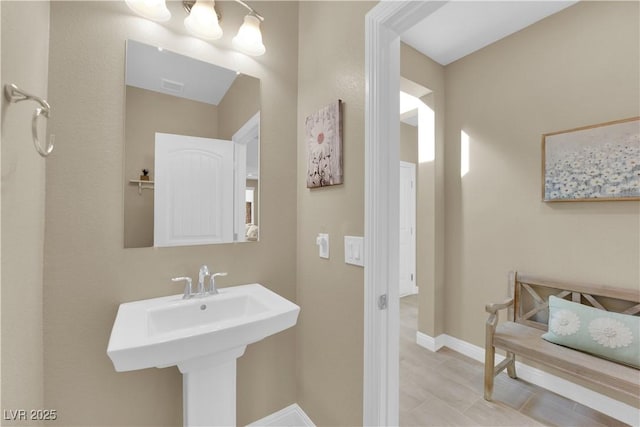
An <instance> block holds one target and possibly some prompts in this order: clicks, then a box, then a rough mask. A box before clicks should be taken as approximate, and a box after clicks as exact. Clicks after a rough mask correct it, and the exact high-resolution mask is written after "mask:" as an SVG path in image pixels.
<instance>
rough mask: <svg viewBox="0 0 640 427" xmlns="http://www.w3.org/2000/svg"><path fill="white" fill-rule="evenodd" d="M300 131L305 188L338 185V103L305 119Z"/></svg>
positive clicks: (339, 110)
mask: <svg viewBox="0 0 640 427" xmlns="http://www.w3.org/2000/svg"><path fill="white" fill-rule="evenodd" d="M304 128H305V142H306V145H307V188H316V187H326V186H329V185H337V184H342V179H343V173H342V101H341V100H337V101H336V102H333V103H331V104H329V105H327V106H326V107H323V108H321V109H320V110H318V111H317V112H316V113H314V114H312V115H310V116H308V117H307V118H306V120H305V123H304Z"/></svg>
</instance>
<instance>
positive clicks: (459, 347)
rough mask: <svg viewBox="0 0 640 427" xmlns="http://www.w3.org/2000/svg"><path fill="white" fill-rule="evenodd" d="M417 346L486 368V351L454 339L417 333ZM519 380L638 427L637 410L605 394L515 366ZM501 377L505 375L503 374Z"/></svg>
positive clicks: (556, 377)
mask: <svg viewBox="0 0 640 427" xmlns="http://www.w3.org/2000/svg"><path fill="white" fill-rule="evenodd" d="M416 344H418V345H419V346H421V347H424V348H426V349H427V350H430V351H438V350H439V349H440V348H442V347H448V348H450V349H451V350H454V351H457V352H458V353H460V354H463V355H465V356H467V357H470V358H472V359H474V360H476V361H478V362H480V363H482V364H484V348H482V347H478V346H477V345H474V344H471V343H469V342H466V341H463V340H461V339H458V338H455V337H452V336H450V335H447V334H441V335H438V336H437V337H435V338H433V337H430V336H429V335H427V334H424V333H422V332H420V331H417V332H416ZM503 359H504V356H502V355H499V354H496V362H501V361H502V360H503ZM516 371H517V372H518V377H519V378H522V379H523V380H525V381H527V382H530V383H531V384H535V385H537V386H538V387H542V388H544V389H547V390H549V391H552V392H554V393H556V394H559V395H560V396H564V397H566V398H567V399H571V400H573V401H575V402H578V403H580V404H582V405H585V406H588V407H590V408H593V409H595V410H596V411H599V412H602V413H603V414H606V415H608V416H610V417H612V418H615V419H617V420H619V421H622V422H624V423H627V424H629V425H638V421H640V420H639V419H638V409H636V408H634V407H633V406H631V405H628V404H626V403H624V402H620V401H619V400H615V399H613V398H611V397H609V396H605V395H604V394H601V393H597V392H595V391H593V390H591V389H588V388H586V387H583V386H581V385H579V384H575V383H572V382H571V381H568V380H566V379H564V378H560V377H558V376H556V375H553V374H550V373H548V372H545V371H543V370H540V369H537V368H534V367H532V366H529V365H525V364H524V363H521V362H516ZM500 375H506V374H505V373H504V372H501V373H500Z"/></svg>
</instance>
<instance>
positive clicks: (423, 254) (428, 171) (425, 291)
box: [400, 43, 445, 337]
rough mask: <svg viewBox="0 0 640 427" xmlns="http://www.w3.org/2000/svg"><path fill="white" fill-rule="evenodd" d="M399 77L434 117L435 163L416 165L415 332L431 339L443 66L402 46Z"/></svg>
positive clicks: (439, 325) (439, 278) (440, 318)
mask: <svg viewBox="0 0 640 427" xmlns="http://www.w3.org/2000/svg"><path fill="white" fill-rule="evenodd" d="M400 74H401V76H402V77H404V78H405V79H408V80H410V81H412V82H414V83H417V84H419V85H420V86H423V87H426V88H428V89H430V90H431V91H432V92H431V93H430V94H428V95H426V96H425V97H423V99H422V101H423V102H425V103H426V104H427V105H428V106H429V107H430V108H431V109H432V110H433V111H434V114H435V116H434V121H435V160H433V161H429V162H422V163H420V164H419V165H418V168H417V174H418V186H417V190H418V191H417V203H416V284H417V285H418V288H419V293H418V330H420V331H421V332H424V333H426V334H427V335H429V336H432V337H433V336H436V335H438V334H441V333H442V332H443V331H444V283H445V280H444V243H445V240H444V239H445V235H444V222H445V211H444V151H445V149H444V144H445V115H444V112H445V72H444V67H443V66H441V65H440V64H438V63H436V62H434V61H432V60H431V59H429V58H427V57H426V56H424V55H423V54H421V53H419V52H418V51H416V50H415V49H413V48H412V47H410V46H408V45H406V44H404V43H402V44H401V45H400Z"/></svg>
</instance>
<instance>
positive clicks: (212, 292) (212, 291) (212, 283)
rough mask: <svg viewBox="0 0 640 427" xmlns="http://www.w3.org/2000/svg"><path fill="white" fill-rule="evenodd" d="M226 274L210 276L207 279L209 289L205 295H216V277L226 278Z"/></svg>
mask: <svg viewBox="0 0 640 427" xmlns="http://www.w3.org/2000/svg"><path fill="white" fill-rule="evenodd" d="M226 275H227V273H215V274H212V275H211V277H210V278H209V289H207V294H209V295H217V294H218V293H219V292H218V288H216V277H218V276H226Z"/></svg>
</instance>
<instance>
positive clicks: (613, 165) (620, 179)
mask: <svg viewBox="0 0 640 427" xmlns="http://www.w3.org/2000/svg"><path fill="white" fill-rule="evenodd" d="M543 155H544V159H543V161H544V200H545V201H547V202H553V201H585V200H617V199H627V200H629V199H631V200H638V199H640V118H637V117H636V118H634V119H628V120H621V121H617V122H611V123H604V124H601V125H596V126H589V127H587V128H580V129H575V130H571V131H563V132H555V133H552V134H546V135H544V136H543Z"/></svg>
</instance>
